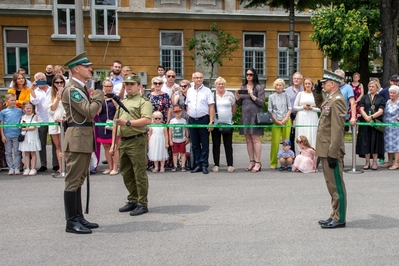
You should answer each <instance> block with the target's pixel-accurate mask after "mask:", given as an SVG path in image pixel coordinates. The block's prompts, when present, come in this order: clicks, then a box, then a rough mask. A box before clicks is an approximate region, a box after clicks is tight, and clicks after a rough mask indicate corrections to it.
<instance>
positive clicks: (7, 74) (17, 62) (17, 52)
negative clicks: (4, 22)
mask: <svg viewBox="0 0 399 266" xmlns="http://www.w3.org/2000/svg"><path fill="white" fill-rule="evenodd" d="M8 30H21V31H22V30H24V31H26V39H27V43H25V44H23V43H12V42H8V40H7V35H6V31H8ZM3 41H4V45H3V46H4V74H5V75H4V76H5V78H9V77H12V75H13V74H14V73H15V72H16V71H18V69H19V68H21V67H22V66H21V64H20V61H21V58H20V48H26V50H27V56H28V66H27V69H25V71H26V73H29V62H30V60H29V31H28V28H25V27H4V28H3ZM7 48H16V49H15V71H13V72H12V73H11V72H8V61H7ZM24 68H26V67H25V66H24ZM26 77H27V78H29V75H27V76H26Z"/></svg>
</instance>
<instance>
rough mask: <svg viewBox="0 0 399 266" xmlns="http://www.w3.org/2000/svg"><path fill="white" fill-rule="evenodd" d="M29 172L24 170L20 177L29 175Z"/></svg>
mask: <svg viewBox="0 0 399 266" xmlns="http://www.w3.org/2000/svg"><path fill="white" fill-rule="evenodd" d="M29 171H30V169H25V170H24V173H23V174H22V175H25V176H26V175H29Z"/></svg>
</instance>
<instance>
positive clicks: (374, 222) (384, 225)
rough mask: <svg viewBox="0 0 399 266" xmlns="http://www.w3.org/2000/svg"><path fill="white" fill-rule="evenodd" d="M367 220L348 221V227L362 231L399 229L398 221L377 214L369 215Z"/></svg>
mask: <svg viewBox="0 0 399 266" xmlns="http://www.w3.org/2000/svg"><path fill="white" fill-rule="evenodd" d="M370 217H371V218H369V219H358V220H352V221H349V223H348V224H347V225H348V227H352V228H364V229H370V230H373V229H390V228H398V227H399V219H397V218H393V217H387V216H383V215H378V214H370Z"/></svg>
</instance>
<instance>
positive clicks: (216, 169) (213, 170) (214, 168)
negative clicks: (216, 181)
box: [212, 165, 219, 173]
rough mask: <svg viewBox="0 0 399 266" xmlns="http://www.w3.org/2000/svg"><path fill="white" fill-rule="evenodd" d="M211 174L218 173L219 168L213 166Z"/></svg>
mask: <svg viewBox="0 0 399 266" xmlns="http://www.w3.org/2000/svg"><path fill="white" fill-rule="evenodd" d="M212 172H214V173H217V172H219V166H217V165H215V166H214V167H213V168H212Z"/></svg>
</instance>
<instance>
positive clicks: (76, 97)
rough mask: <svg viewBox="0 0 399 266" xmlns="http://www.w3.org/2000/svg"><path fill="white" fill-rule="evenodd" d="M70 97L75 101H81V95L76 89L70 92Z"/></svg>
mask: <svg viewBox="0 0 399 266" xmlns="http://www.w3.org/2000/svg"><path fill="white" fill-rule="evenodd" d="M71 97H72V99H73V100H75V101H77V102H80V101H82V95H80V93H79V92H78V91H74V92H72V94H71Z"/></svg>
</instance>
